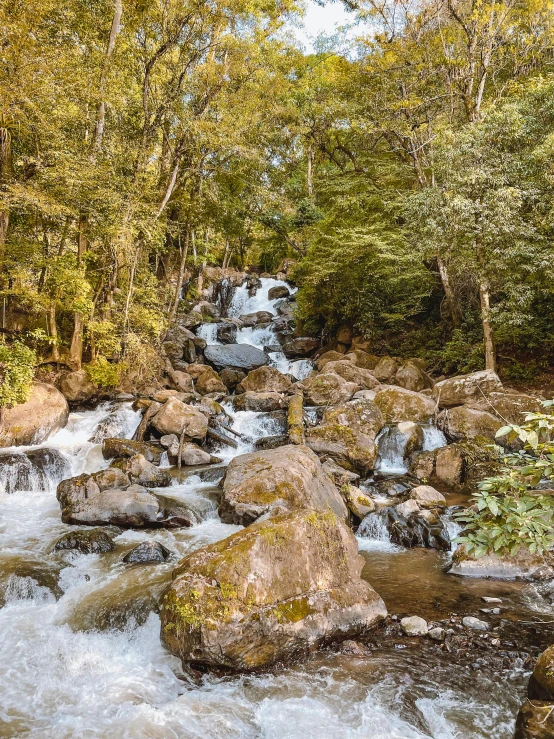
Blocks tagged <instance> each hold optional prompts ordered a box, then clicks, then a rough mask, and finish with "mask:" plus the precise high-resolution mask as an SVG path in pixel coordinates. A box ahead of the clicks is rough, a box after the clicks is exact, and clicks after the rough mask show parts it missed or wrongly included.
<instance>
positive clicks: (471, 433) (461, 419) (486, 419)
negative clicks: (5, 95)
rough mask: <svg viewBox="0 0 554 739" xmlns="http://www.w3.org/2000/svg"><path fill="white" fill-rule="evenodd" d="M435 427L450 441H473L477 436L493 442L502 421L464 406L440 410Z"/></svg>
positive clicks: (485, 412) (484, 412)
mask: <svg viewBox="0 0 554 739" xmlns="http://www.w3.org/2000/svg"><path fill="white" fill-rule="evenodd" d="M437 425H438V427H439V428H440V429H441V431H443V432H444V434H445V435H446V436H447V437H448V438H449V439H451V440H452V441H460V440H462V439H464V440H465V439H475V438H476V437H478V436H482V437H485V438H486V439H491V440H494V438H495V435H496V432H497V431H498V429H499V428H500V427H501V426H503V423H502V421H500V419H498V418H497V417H496V416H493V415H492V413H488V412H487V411H477V410H475V409H474V408H468V407H467V406H465V405H460V406H457V407H456V408H446V409H444V410H442V411H441V412H440V413H439V415H438V418H437Z"/></svg>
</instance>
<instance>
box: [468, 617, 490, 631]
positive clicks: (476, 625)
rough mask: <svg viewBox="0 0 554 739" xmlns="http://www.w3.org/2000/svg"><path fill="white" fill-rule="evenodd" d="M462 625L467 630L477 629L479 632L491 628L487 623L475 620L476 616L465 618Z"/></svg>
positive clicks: (478, 619)
mask: <svg viewBox="0 0 554 739" xmlns="http://www.w3.org/2000/svg"><path fill="white" fill-rule="evenodd" d="M462 624H463V625H464V626H465V627H466V628H467V629H476V630H477V631H487V630H488V628H489V625H488V623H487V622H486V621H481V619H480V618H475V617H474V616H465V617H464V618H463V619H462Z"/></svg>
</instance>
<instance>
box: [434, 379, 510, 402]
mask: <svg viewBox="0 0 554 739" xmlns="http://www.w3.org/2000/svg"><path fill="white" fill-rule="evenodd" d="M499 390H502V383H501V382H500V378H499V377H498V375H497V374H496V372H493V371H492V370H483V371H482V372H472V373H471V374H469V375H460V376H459V377H449V378H448V379H447V380H442V382H437V384H436V385H435V386H434V388H433V398H434V399H435V400H436V401H437V404H438V406H439V408H452V407H453V406H455V405H463V404H464V403H467V401H468V400H473V399H475V398H478V399H481V398H482V397H483V395H488V394H489V393H492V392H496V391H499Z"/></svg>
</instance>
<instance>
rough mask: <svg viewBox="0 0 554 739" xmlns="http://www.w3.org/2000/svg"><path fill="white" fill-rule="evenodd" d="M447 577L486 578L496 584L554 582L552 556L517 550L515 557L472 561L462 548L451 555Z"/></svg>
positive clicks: (505, 555)
mask: <svg viewBox="0 0 554 739" xmlns="http://www.w3.org/2000/svg"><path fill="white" fill-rule="evenodd" d="M448 572H449V574H451V575H464V576H467V577H489V578H492V579H499V580H552V579H553V578H554V555H552V554H551V553H547V554H544V555H543V554H536V553H535V554H532V553H531V552H530V551H529V550H528V549H527V548H526V547H520V549H519V551H518V552H517V554H513V555H509V554H485V555H484V556H483V557H479V558H475V557H473V556H468V555H467V553H466V551H465V549H464V547H463V546H459V547H458V548H457V549H456V551H455V552H454V555H453V558H452V565H451V567H450V569H449V571H448Z"/></svg>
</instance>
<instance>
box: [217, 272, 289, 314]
mask: <svg viewBox="0 0 554 739" xmlns="http://www.w3.org/2000/svg"><path fill="white" fill-rule="evenodd" d="M260 282H261V286H260V287H259V288H258V289H257V290H256V293H255V294H254V295H249V294H248V284H247V281H245V282H243V284H242V285H241V286H240V287H237V288H236V290H235V293H234V295H233V300H232V301H231V305H230V306H229V310H228V312H227V315H228V316H230V317H233V318H238V317H239V316H241V315H242V316H244V315H246V314H247V313H257V312H258V311H262V310H263V311H267V312H268V313H271V314H272V315H274V316H276V315H277V309H276V308H275V304H276V303H277V302H278V299H277V300H270V299H269V296H268V293H269V291H270V290H271V288H272V287H286V288H287V289H288V290H289V291H290V293H291V294H292V295H294V293H296V292H297V288H294V287H291V286H290V285H289V284H288V283H287V282H285V281H284V280H275V279H273V278H272V277H262V278H261V280H260Z"/></svg>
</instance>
